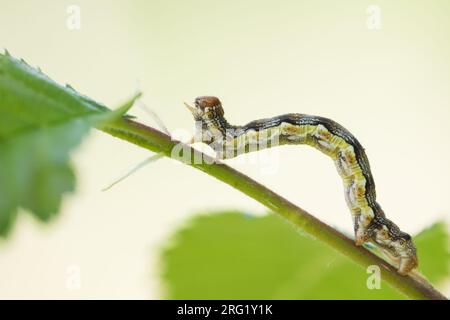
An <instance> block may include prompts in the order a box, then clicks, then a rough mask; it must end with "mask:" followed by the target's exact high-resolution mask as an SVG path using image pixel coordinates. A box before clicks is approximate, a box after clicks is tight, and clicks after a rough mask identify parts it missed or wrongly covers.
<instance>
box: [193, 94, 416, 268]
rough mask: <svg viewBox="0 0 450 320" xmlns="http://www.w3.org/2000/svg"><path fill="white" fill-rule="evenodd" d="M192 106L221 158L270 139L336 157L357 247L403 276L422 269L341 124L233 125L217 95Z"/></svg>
mask: <svg viewBox="0 0 450 320" xmlns="http://www.w3.org/2000/svg"><path fill="white" fill-rule="evenodd" d="M188 108H189V109H190V111H191V112H192V114H193V116H194V118H195V120H196V121H198V123H200V126H201V129H202V135H201V138H200V139H201V141H202V142H204V143H207V144H209V145H210V146H211V147H212V148H213V149H214V150H215V151H216V152H217V154H218V157H224V155H225V154H226V156H227V157H230V154H231V156H234V155H236V154H240V153H243V152H251V151H253V150H260V148H258V149H256V148H254V149H253V150H252V149H251V148H249V146H250V145H252V144H254V143H256V144H258V145H260V146H263V147H271V146H273V145H271V144H270V142H271V141H273V140H274V139H275V138H276V141H277V142H279V143H278V144H276V145H283V144H307V145H310V146H312V147H314V148H316V149H318V150H320V151H321V152H323V153H325V154H326V155H328V156H329V157H331V158H332V159H333V160H334V163H335V165H336V168H337V170H338V172H339V175H340V176H341V177H342V180H343V183H344V190H345V199H346V202H347V205H348V207H349V209H350V211H351V213H352V217H353V222H354V231H355V243H356V245H362V244H363V243H365V242H371V243H374V244H376V245H377V246H378V248H380V250H381V251H382V252H384V253H385V254H386V255H387V256H388V257H389V258H390V259H391V260H393V262H395V263H397V264H398V272H399V273H400V274H402V275H406V274H408V273H409V272H410V271H411V270H412V269H414V268H415V267H417V265H418V260H417V255H416V248H415V246H414V244H413V242H412V239H411V237H410V235H409V234H407V233H405V232H402V231H400V229H399V227H398V226H397V225H396V224H394V223H393V222H392V221H390V220H389V219H387V218H386V216H385V214H384V212H383V210H382V209H381V207H380V205H379V204H378V203H377V202H376V192H375V183H374V180H373V177H372V173H371V171H370V165H369V161H368V159H367V156H366V154H365V152H364V148H363V147H362V146H361V144H360V143H359V142H358V140H357V139H356V138H355V137H354V136H353V135H352V134H351V133H350V132H349V131H348V130H346V129H345V128H344V127H342V126H341V125H340V124H338V123H336V122H334V121H333V120H330V119H327V118H323V117H317V116H310V115H305V114H286V115H281V116H278V117H273V118H269V119H261V120H256V121H252V122H250V123H248V124H246V125H243V126H233V125H230V124H229V123H228V122H227V121H226V119H225V118H224V112H223V109H222V105H221V103H220V101H219V99H218V98H216V97H199V98H197V99H196V100H195V107H190V106H188ZM268 140H270V141H268ZM255 141H256V142H255ZM243 142H244V143H243ZM267 142H269V143H267ZM238 149H239V150H238ZM230 151H232V152H231V153H230Z"/></svg>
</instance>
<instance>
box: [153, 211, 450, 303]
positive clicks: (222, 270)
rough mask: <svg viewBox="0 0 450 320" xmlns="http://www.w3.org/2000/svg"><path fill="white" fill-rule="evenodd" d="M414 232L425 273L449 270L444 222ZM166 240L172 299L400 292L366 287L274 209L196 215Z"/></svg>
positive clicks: (166, 277) (440, 274)
mask: <svg viewBox="0 0 450 320" xmlns="http://www.w3.org/2000/svg"><path fill="white" fill-rule="evenodd" d="M415 240H416V244H417V246H418V247H419V250H420V251H419V258H420V261H421V264H422V265H423V272H424V273H425V275H426V276H428V277H429V278H430V279H431V280H438V279H439V281H441V280H443V279H444V278H445V277H447V276H448V268H446V266H448V260H449V257H448V250H447V249H448V248H447V245H444V244H447V243H448V236H447V233H446V232H445V229H444V228H443V226H442V224H439V225H437V226H434V227H432V228H430V229H427V230H425V231H424V232H422V233H421V234H420V235H419V236H418V237H417V238H416V239H415ZM170 243H171V245H170V246H169V247H166V248H164V249H163V251H162V254H161V260H162V264H163V272H162V279H163V284H164V285H165V286H166V288H165V289H167V290H166V292H167V296H166V298H170V299H404V296H402V295H401V294H400V293H398V292H397V291H396V290H394V289H392V288H391V287H389V286H388V285H387V284H386V283H385V282H381V289H379V290H378V289H373V290H370V289H368V288H367V285H366V282H367V279H368V277H369V276H370V274H368V273H367V272H366V270H364V269H363V268H361V267H360V266H358V265H356V264H355V263H353V262H352V261H351V260H349V259H348V258H346V257H344V256H342V255H340V254H339V253H337V252H336V251H334V250H333V249H331V248H330V247H328V246H326V245H324V244H322V243H320V242H319V241H315V240H314V239H311V238H308V237H304V236H301V235H300V234H299V233H298V232H296V231H295V230H294V228H293V227H292V226H291V225H289V224H287V223H286V222H285V221H282V220H281V219H280V218H278V217H277V216H275V215H272V214H271V215H266V216H263V217H253V216H250V215H246V214H242V213H240V212H223V213H216V214H214V215H201V216H197V217H196V218H194V219H193V220H192V221H190V222H189V223H188V225H187V226H186V227H185V228H183V229H181V230H179V231H177V232H176V234H175V235H174V236H173V238H172V241H171V242H170ZM436 244H439V245H438V246H436ZM432 266H433V267H432ZM438 266H440V267H438ZM382 277H383V274H381V278H382ZM435 283H437V282H435Z"/></svg>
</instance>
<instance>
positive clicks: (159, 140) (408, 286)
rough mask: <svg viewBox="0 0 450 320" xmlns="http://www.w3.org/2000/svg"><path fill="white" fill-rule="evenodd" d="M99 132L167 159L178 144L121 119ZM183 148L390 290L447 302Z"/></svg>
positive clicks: (188, 157)
mask: <svg viewBox="0 0 450 320" xmlns="http://www.w3.org/2000/svg"><path fill="white" fill-rule="evenodd" d="M100 129H101V130H103V131H105V132H107V133H109V134H111V135H113V136H115V137H118V138H120V139H123V140H126V141H128V142H131V143H133V144H136V145H138V146H141V147H143V148H146V149H148V150H151V151H153V152H157V153H162V154H164V155H165V156H168V157H171V154H172V150H173V148H174V147H175V146H176V145H180V142H179V141H175V140H171V138H170V137H169V136H168V135H166V134H164V133H162V132H160V131H158V130H155V129H153V128H151V127H147V126H145V125H143V124H140V123H138V122H135V121H131V120H127V119H120V120H118V121H116V122H114V123H112V124H110V125H109V126H108V127H103V128H100ZM182 146H183V150H184V152H185V153H183V151H182V152H180V154H179V155H180V156H181V157H180V160H181V161H182V162H184V163H186V164H188V165H191V166H193V167H195V168H197V169H199V170H202V171H203V172H205V173H207V174H209V175H210V176H213V177H215V178H217V179H219V180H220V181H223V182H225V183H227V184H229V185H230V186H232V187H234V188H235V189H237V190H239V191H241V192H243V193H245V194H246V195H248V196H250V197H251V198H253V199H255V200H257V201H258V202H260V203H262V204H263V205H265V206H266V207H267V208H269V209H271V210H272V211H274V212H276V213H278V214H280V215H281V216H282V217H283V218H285V219H286V220H288V221H289V222H291V223H292V224H294V225H295V226H296V227H298V228H300V229H301V230H302V231H303V232H305V233H308V234H309V235H311V236H312V237H314V238H316V239H318V240H320V241H323V242H324V243H327V244H328V245H330V246H331V247H332V248H334V249H335V250H337V251H339V252H340V253H341V254H344V255H345V256H347V257H348V258H350V259H352V260H353V261H355V262H356V263H358V264H359V265H361V266H362V267H364V268H367V266H369V265H378V266H379V267H380V269H381V273H382V274H381V277H382V279H383V280H384V281H386V282H387V283H388V284H390V285H391V286H392V287H394V288H397V289H398V290H399V291H400V292H402V293H403V294H405V295H406V296H407V297H408V298H411V299H439V300H441V299H446V297H445V296H444V295H443V294H442V293H440V292H439V291H437V290H436V289H435V288H433V286H432V285H431V284H430V283H428V282H427V281H425V280H423V279H418V278H417V277H414V276H401V275H400V274H398V273H397V272H396V269H395V268H394V267H393V266H391V265H390V264H389V263H388V262H386V261H384V260H383V259H381V258H380V257H378V256H376V255H375V254H373V253H372V252H370V251H369V250H367V249H365V248H363V247H357V246H355V244H354V242H353V240H351V239H349V238H348V237H346V236H345V235H343V234H342V233H340V232H339V231H337V230H335V229H333V228H332V227H330V226H328V225H327V224H325V223H323V222H322V221H320V220H319V219H317V218H315V217H314V216H312V215H311V214H309V213H308V212H306V211H305V210H303V209H301V208H299V207H297V206H295V205H294V204H292V203H291V202H289V201H288V200H286V199H284V198H283V197H281V196H279V195H277V194H276V193H275V192H273V191H271V190H269V189H268V188H266V187H265V186H263V185H262V184H260V183H258V182H256V181H254V180H253V179H251V178H249V177H248V176H246V175H244V174H242V173H240V172H238V171H236V170H235V169H233V168H231V167H229V166H227V165H225V164H223V163H217V162H216V163H213V162H214V161H213V159H212V158H211V157H209V156H207V155H205V154H203V153H201V152H199V151H197V150H195V149H192V148H190V147H189V146H187V145H183V144H182ZM183 159H184V160H183ZM198 159H203V161H198ZM195 160H197V161H195ZM211 163H213V164H211Z"/></svg>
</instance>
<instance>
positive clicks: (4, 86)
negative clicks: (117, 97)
mask: <svg viewBox="0 0 450 320" xmlns="http://www.w3.org/2000/svg"><path fill="white" fill-rule="evenodd" d="M138 96H139V94H137V95H136V96H135V97H133V98H132V99H131V100H130V101H128V102H127V103H126V104H125V105H124V106H123V107H122V108H119V109H118V110H117V111H113V112H111V111H109V109H108V108H106V107H105V106H103V105H101V104H99V103H97V102H95V101H93V100H91V99H89V98H87V97H85V96H83V95H81V94H79V93H78V92H76V91H75V90H74V89H73V88H71V87H70V86H61V85H59V84H57V83H56V82H54V81H53V80H51V79H50V78H49V77H47V76H46V75H44V74H43V73H42V72H41V71H40V70H36V69H34V68H32V67H30V66H29V65H28V64H26V63H25V62H24V61H23V60H17V59H15V58H13V57H12V56H11V55H9V53H7V52H6V53H5V54H0V235H3V236H4V235H6V234H7V232H8V231H9V230H10V229H11V226H12V224H13V222H14V219H15V217H16V216H17V212H18V209H19V208H23V209H27V210H28V211H30V212H32V213H33V214H34V215H35V216H36V217H37V218H39V219H40V220H42V221H47V220H49V219H50V218H51V217H52V216H54V215H55V214H56V213H57V212H58V210H59V207H60V204H61V198H62V195H63V194H64V193H66V192H69V191H72V190H73V189H74V185H75V175H74V173H73V170H72V168H71V166H70V164H69V160H70V159H69V154H70V151H71V150H72V149H73V148H74V147H76V146H77V145H78V144H79V143H80V142H81V140H82V138H83V136H84V135H85V134H86V133H87V132H88V130H89V128H90V127H91V126H92V125H105V123H109V122H111V121H114V120H116V119H117V118H118V117H120V116H122V115H123V114H124V113H125V112H126V111H127V110H128V109H129V108H130V107H131V105H132V103H133V102H134V100H135V99H137V98H138Z"/></svg>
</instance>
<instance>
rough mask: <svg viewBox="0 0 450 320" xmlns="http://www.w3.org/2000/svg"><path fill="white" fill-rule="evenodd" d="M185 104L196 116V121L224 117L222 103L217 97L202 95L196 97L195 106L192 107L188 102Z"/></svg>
mask: <svg viewBox="0 0 450 320" xmlns="http://www.w3.org/2000/svg"><path fill="white" fill-rule="evenodd" d="M185 106H186V107H187V108H188V109H189V111H190V112H191V113H192V115H193V116H194V119H195V120H196V121H206V120H211V119H216V118H219V117H223V114H224V112H223V108H222V103H221V102H220V100H219V99H218V98H217V97H213V96H202V97H198V98H196V99H195V107H191V106H190V105H188V104H187V103H185Z"/></svg>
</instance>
